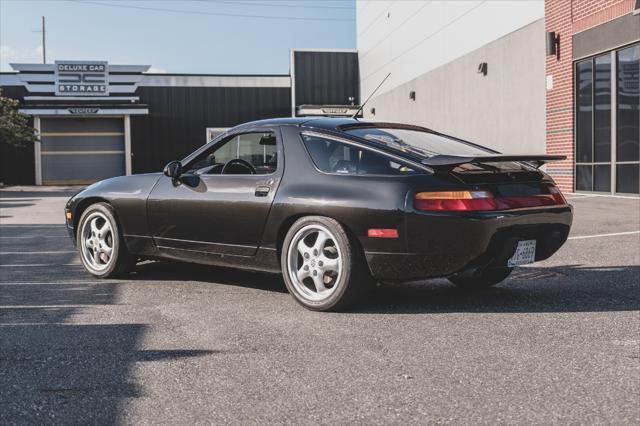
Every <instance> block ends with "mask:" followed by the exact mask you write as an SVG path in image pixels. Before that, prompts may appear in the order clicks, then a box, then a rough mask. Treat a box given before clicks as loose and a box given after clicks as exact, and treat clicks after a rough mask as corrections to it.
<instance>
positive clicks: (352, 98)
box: [349, 96, 356, 105]
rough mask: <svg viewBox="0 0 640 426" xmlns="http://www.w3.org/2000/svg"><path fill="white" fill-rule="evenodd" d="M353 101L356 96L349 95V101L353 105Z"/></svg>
mask: <svg viewBox="0 0 640 426" xmlns="http://www.w3.org/2000/svg"><path fill="white" fill-rule="evenodd" d="M355 101H356V98H355V97H354V96H349V103H350V104H351V105H355V103H354V102H355Z"/></svg>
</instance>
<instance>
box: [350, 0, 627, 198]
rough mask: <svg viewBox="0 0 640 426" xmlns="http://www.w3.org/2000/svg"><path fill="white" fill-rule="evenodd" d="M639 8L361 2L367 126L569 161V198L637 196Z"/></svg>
mask: <svg viewBox="0 0 640 426" xmlns="http://www.w3.org/2000/svg"><path fill="white" fill-rule="evenodd" d="M638 9H640V1H638V0H544V1H543V0H533V1H528V0H511V1H509V0H504V1H497V0H489V1H457V2H456V1H432V2H410V1H398V2H390V3H386V2H375V1H366V0H362V1H358V2H357V27H358V29H357V31H358V53H359V60H360V75H361V85H362V89H361V92H362V96H363V98H364V99H366V97H368V96H369V95H370V94H371V93H372V92H373V90H374V89H375V88H376V87H377V86H378V84H379V83H380V82H381V81H382V80H383V79H384V78H385V77H386V76H387V75H388V74H390V76H389V78H388V79H387V80H386V81H385V82H384V84H383V85H382V86H381V87H380V89H379V90H378V92H377V93H376V94H375V95H374V96H373V97H372V99H371V100H370V101H369V102H368V104H367V106H366V107H365V108H364V116H365V118H367V119H375V120H381V121H403V122H410V123H413V124H419V125H423V126H426V127H430V128H433V129H436V130H439V131H442V132H445V133H450V134H452V135H455V136H458V137H461V138H464V139H469V140H471V141H474V142H477V143H480V144H483V145H486V146H489V147H492V148H494V149H497V150H499V151H501V152H504V153H511V154H525V153H541V152H547V153H549V154H562V155H566V156H567V160H566V161H564V162H559V163H552V164H549V165H548V166H547V170H548V172H549V173H550V174H551V175H552V176H553V177H554V179H555V180H556V181H557V182H558V184H559V185H560V186H561V187H562V189H563V190H565V191H587V192H599V193H605V194H612V193H613V194H638V183H639V182H640V175H639V172H638V147H639V145H640V136H639V133H638V118H639V117H640V108H639V107H638V100H639V95H640V94H639V92H638V87H639V85H640V83H639V80H638V79H639V74H638V63H639V62H638V60H639V58H638V55H639V54H638V49H639V47H638V46H639V43H640V16H639V15H638Z"/></svg>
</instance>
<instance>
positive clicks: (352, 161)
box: [302, 135, 416, 175]
mask: <svg viewBox="0 0 640 426" xmlns="http://www.w3.org/2000/svg"><path fill="white" fill-rule="evenodd" d="M302 140H303V141H304V145H305V147H306V148H307V151H308V152H309V155H310V156H311V159H312V160H313V163H314V164H315V165H316V167H317V168H318V169H320V170H322V171H323V172H326V173H340V174H359V175H405V174H413V173H416V171H415V170H414V169H412V168H410V167H408V166H406V165H404V164H400V163H397V162H394V161H393V160H391V159H390V158H389V157H386V156H384V155H381V154H378V153H375V152H373V151H369V150H367V149H360V148H358V147H356V146H352V145H348V144H344V143H340V142H336V141H334V140H330V139H325V138H319V137H315V136H308V135H302Z"/></svg>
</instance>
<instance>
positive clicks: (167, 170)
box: [163, 161, 182, 179]
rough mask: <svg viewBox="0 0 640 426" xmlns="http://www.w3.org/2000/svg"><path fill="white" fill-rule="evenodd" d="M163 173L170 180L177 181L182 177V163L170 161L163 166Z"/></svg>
mask: <svg viewBox="0 0 640 426" xmlns="http://www.w3.org/2000/svg"><path fill="white" fill-rule="evenodd" d="M163 173H164V175H165V176H167V177H170V178H171V179H178V178H179V177H180V176H181V175H182V163H180V162H179V161H171V162H169V164H167V165H166V166H164V170H163Z"/></svg>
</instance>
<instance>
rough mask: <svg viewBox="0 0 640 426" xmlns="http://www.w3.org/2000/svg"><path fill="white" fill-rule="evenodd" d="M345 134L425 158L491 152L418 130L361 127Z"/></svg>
mask: <svg viewBox="0 0 640 426" xmlns="http://www.w3.org/2000/svg"><path fill="white" fill-rule="evenodd" d="M345 133H348V134H350V135H353V136H357V137H360V138H363V139H367V140H370V141H373V142H378V143H383V144H385V145H387V146H388V147H390V148H394V149H398V150H400V151H403V152H411V153H414V154H418V155H421V156H425V157H433V156H434V155H439V154H445V155H483V154H485V155H486V154H489V153H492V152H493V151H491V150H488V149H483V148H482V147H479V146H476V145H473V144H470V143H465V142H464V141H460V140H458V139H454V138H450V137H446V136H443V135H438V134H434V133H429V132H425V131H420V130H409V129H386V128H384V129H383V128H372V127H368V128H367V127H364V128H362V127H361V128H356V129H347V130H345Z"/></svg>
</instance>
